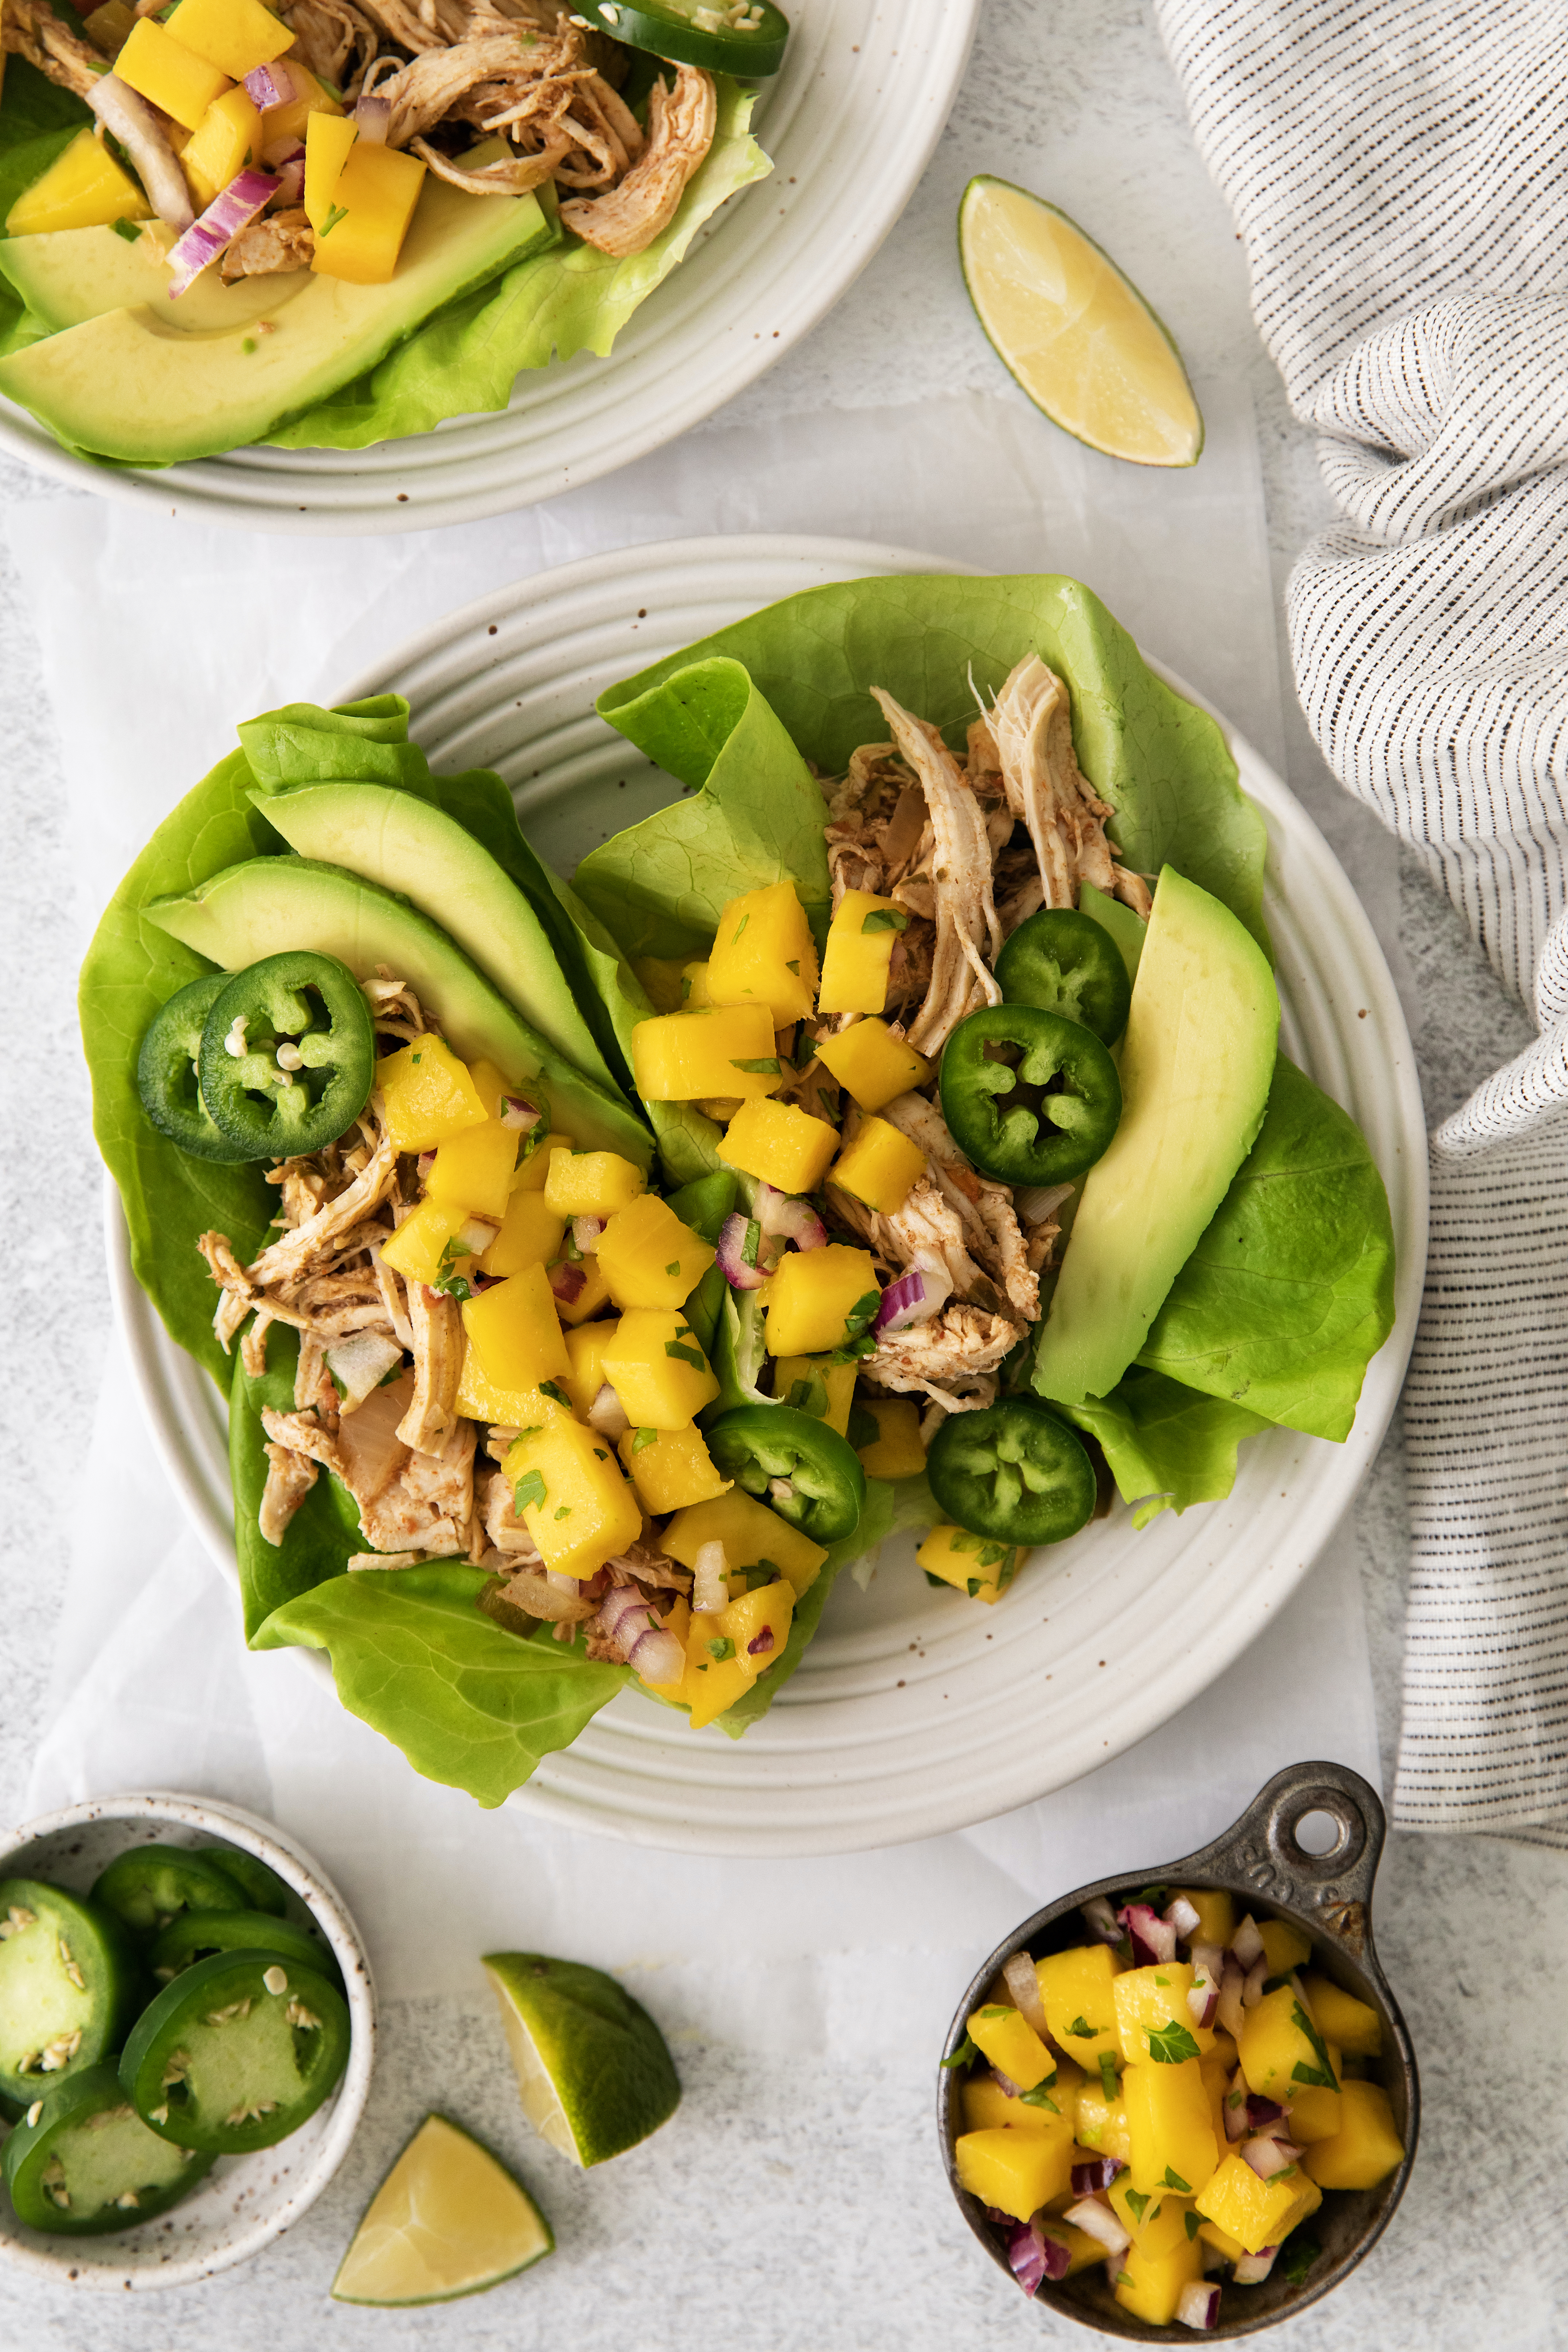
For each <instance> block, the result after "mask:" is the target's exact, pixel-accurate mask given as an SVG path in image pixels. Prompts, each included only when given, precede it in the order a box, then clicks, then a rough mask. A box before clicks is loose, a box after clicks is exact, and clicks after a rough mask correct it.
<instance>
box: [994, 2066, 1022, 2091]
mask: <svg viewBox="0 0 1568 2352" xmlns="http://www.w3.org/2000/svg"><path fill="white" fill-rule="evenodd" d="M991 2079H992V2081H993V2082H994V2084H995V2085H996V2088H997V2089H998V2090H999V2091H1000V2092H1001V2094H1002V2095H1003V2097H1004V2098H1005V2099H1021V2098H1022V2097H1023V2095H1024V2094H1023V2093H1022V2091H1020V2089H1019V2088H1018V2085H1017V2084H1016V2083H1015V2081H1014V2080H1013V2077H1012V2076H1011V2074H1004V2073H1003V2072H1002V2069H1001V2067H1000V2066H993V2067H992V2069H991Z"/></svg>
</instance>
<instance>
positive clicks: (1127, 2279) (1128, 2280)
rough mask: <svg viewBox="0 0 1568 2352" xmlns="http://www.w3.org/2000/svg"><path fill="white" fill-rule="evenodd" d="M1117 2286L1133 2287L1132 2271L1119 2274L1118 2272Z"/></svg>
mask: <svg viewBox="0 0 1568 2352" xmlns="http://www.w3.org/2000/svg"><path fill="white" fill-rule="evenodd" d="M1116 2284H1117V2285H1118V2286H1131V2284H1132V2273H1131V2271H1118V2272H1117V2273H1116Z"/></svg>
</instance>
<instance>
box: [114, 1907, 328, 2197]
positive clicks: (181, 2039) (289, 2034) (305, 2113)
mask: <svg viewBox="0 0 1568 2352" xmlns="http://www.w3.org/2000/svg"><path fill="white" fill-rule="evenodd" d="M348 2055H349V2013H348V2010H347V2007H346V2006H345V2004H344V2001H343V1997H342V1993H340V1992H339V1990H338V1989H337V1987H336V1986H335V1985H333V1984H331V1983H329V1981H328V1979H326V1978H325V1977H324V1976H323V1975H322V1974H321V1971H320V1970H319V1969H313V1968H308V1967H306V1966H305V1965H304V1964H303V1963H302V1962H301V1961H300V1960H297V1959H295V1958H293V1956H292V1954H285V1953H282V1952H271V1951H265V1950H264V1951H250V1952H218V1953H216V1954H215V1955H214V1957H213V1958H211V1959H210V1960H197V1961H196V1963H195V1967H194V1968H189V1969H184V1971H183V1973H182V1974H181V1975H179V1976H177V1977H176V1978H175V1979H174V1982H173V1983H172V1984H169V1985H166V1986H165V1987H164V1989H163V1991H162V1992H161V1993H160V1994H159V1995H158V1997H157V1999H156V2000H154V2001H153V2003H152V2004H151V2006H150V2007H149V2008H147V2009H145V2010H143V2011H142V2015H141V2016H140V2017H139V2018H138V2019H137V2021H136V2023H135V2025H134V2026H133V2027H132V2031H131V2036H130V2039H129V2040H128V2041H127V2042H126V2044H125V2049H124V2053H123V2055H122V2056H121V2061H120V2080H121V2084H123V2086H124V2089H125V2094H126V2096H127V2097H128V2098H129V2099H130V2100H131V2102H132V2105H134V2107H135V2109H136V2112H137V2114H138V2115H139V2116H141V2118H142V2122H143V2123H144V2124H148V2125H150V2126H151V2127H152V2128H153V2131H155V2132H157V2133H159V2134H161V2136H162V2137H163V2138H164V2139H168V2140H173V2141H174V2142H175V2143H176V2145H178V2146H179V2147H195V2148H202V2149H205V2150H207V2151H209V2152H210V2153H211V2154H213V2155H214V2156H241V2155H244V2154H246V2153H247V2151H248V2150H249V2149H251V2148H256V2147H272V2146H273V2145H274V2144H275V2142H277V2141H278V2140H280V2139H284V2138H286V2137H288V2135H289V2132H291V2131H298V2130H299V2128H300V2125H301V2124H302V2123H304V2122H305V2121H306V2120H307V2118H308V2117H309V2116H313V2115H314V2114H315V2112H316V2109H317V2108H318V2107H319V2106H320V2105H321V2102H322V2100H323V2099H324V2098H326V2097H327V2095H328V2094H329V2093H330V2092H331V2090H332V2089H333V2087H334V2086H335V2084H336V2083H337V2081H338V2078H339V2076H340V2075H341V2074H342V2071H343V2068H344V2067H345V2066H346V2065H347V2063H348Z"/></svg>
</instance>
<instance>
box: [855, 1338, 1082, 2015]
mask: <svg viewBox="0 0 1568 2352" xmlns="http://www.w3.org/2000/svg"><path fill="white" fill-rule="evenodd" d="M883 1296H884V1297H886V1296H887V1294H886V1292H884V1293H883ZM1002 1978H1003V1981H1004V1983H1005V1985H1006V1988H1007V1990H1008V1991H1009V1992H1010V1993H1011V1994H1012V1996H1013V2000H1014V2002H1015V2005H1016V2008H1017V2011H1018V2014H1019V2015H1020V2017H1022V2019H1023V2021H1024V2022H1025V2024H1026V2025H1028V2026H1032V2027H1033V2028H1034V2030H1035V2032H1037V2034H1038V2035H1039V2037H1040V2039H1041V2041H1042V2042H1044V2041H1045V2040H1047V2037H1048V2035H1049V2033H1050V2028H1049V2026H1048V2025H1047V2023H1046V2005H1045V2003H1044V2001H1043V2000H1041V1999H1040V1979H1039V1978H1038V1977H1037V1975H1036V1974H1035V1963H1034V1961H1033V1960H1032V1959H1031V1958H1029V1955H1028V1953H1027V1952H1015V1953H1014V1954H1013V1957H1012V1958H1011V1959H1009V1960H1007V1961H1006V1962H1005V1964H1004V1966H1003V1969H1002Z"/></svg>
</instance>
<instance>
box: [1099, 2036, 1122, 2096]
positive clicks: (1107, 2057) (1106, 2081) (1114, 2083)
mask: <svg viewBox="0 0 1568 2352" xmlns="http://www.w3.org/2000/svg"><path fill="white" fill-rule="evenodd" d="M1100 2091H1101V2094H1102V2095H1103V2096H1104V2098H1105V2100H1106V2103H1107V2104H1108V2105H1112V2106H1113V2105H1115V2103H1116V2101H1117V2100H1118V2099H1119V2098H1120V2097H1121V2084H1120V2083H1119V2082H1118V2080H1117V2078H1116V2061H1115V2059H1114V2058H1113V2057H1112V2056H1111V2054H1110V2051H1109V2050H1102V2051H1101V2052H1100Z"/></svg>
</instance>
